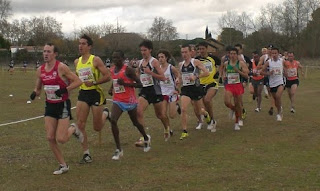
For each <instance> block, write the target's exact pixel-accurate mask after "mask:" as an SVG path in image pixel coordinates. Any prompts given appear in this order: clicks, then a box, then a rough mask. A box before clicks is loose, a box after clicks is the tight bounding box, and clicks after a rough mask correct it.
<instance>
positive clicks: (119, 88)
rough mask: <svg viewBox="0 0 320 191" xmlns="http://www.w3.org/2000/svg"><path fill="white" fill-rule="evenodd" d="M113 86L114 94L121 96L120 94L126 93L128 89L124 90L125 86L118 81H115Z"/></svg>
mask: <svg viewBox="0 0 320 191" xmlns="http://www.w3.org/2000/svg"><path fill="white" fill-rule="evenodd" d="M112 84H113V89H114V93H116V94H119V93H123V92H126V89H125V88H124V86H123V85H119V84H118V79H113V81H112Z"/></svg>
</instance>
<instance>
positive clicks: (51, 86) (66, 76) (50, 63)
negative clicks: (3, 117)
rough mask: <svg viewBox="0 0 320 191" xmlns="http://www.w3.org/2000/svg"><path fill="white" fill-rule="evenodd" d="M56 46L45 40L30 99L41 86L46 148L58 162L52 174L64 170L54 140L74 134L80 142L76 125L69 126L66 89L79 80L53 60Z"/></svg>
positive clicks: (69, 106) (66, 166)
mask: <svg viewBox="0 0 320 191" xmlns="http://www.w3.org/2000/svg"><path fill="white" fill-rule="evenodd" d="M57 54H58V49H57V47H56V46H55V45H53V44H51V43H47V44H46V45H45V46H44V48H43V58H44V62H45V63H44V64H43V65H42V66H41V67H39V68H38V69H37V80H36V86H35V88H34V91H33V92H32V94H31V95H30V99H31V100H34V99H35V97H36V96H39V95H40V93H41V88H42V86H43V87H44V91H45V93H46V107H45V114H44V116H45V117H44V123H45V128H46V134H47V139H48V142H49V146H50V149H51V150H52V152H53V154H54V156H55V157H56V159H57V161H58V162H59V164H60V165H59V169H58V170H56V171H54V172H53V174H55V175H57V174H63V173H66V172H68V170H69V166H68V165H67V164H66V162H65V160H64V158H63V155H62V152H61V150H60V149H59V146H58V143H66V142H67V141H68V140H69V138H70V136H71V135H72V134H74V135H75V136H76V137H77V138H78V140H79V141H80V142H82V141H83V135H82V133H81V132H80V130H79V129H78V127H77V125H76V124H74V123H73V124H71V126H70V127H69V119H70V118H71V102H70V100H69V92H70V91H71V90H73V89H75V88H77V87H79V86H80V85H81V83H82V82H81V80H80V79H79V78H78V77H77V76H76V75H75V74H74V73H72V72H71V71H70V69H69V68H68V67H67V66H66V65H64V64H62V63H61V62H59V61H58V60H56V56H57Z"/></svg>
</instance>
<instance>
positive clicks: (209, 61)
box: [196, 56, 217, 85]
mask: <svg viewBox="0 0 320 191" xmlns="http://www.w3.org/2000/svg"><path fill="white" fill-rule="evenodd" d="M196 59H198V60H200V62H201V63H202V64H203V65H204V66H205V67H206V69H207V70H208V71H209V76H206V77H202V78H200V84H206V85H207V84H212V83H217V82H216V80H215V79H214V75H215V74H216V73H217V69H216V63H215V61H214V59H213V58H211V57H210V56H208V57H206V58H203V57H197V58H196Z"/></svg>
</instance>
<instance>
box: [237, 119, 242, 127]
mask: <svg viewBox="0 0 320 191" xmlns="http://www.w3.org/2000/svg"><path fill="white" fill-rule="evenodd" d="M238 125H239V126H241V127H242V126H243V121H242V120H241V119H239V121H238Z"/></svg>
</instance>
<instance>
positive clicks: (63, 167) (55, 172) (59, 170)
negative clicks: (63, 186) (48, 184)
mask: <svg viewBox="0 0 320 191" xmlns="http://www.w3.org/2000/svg"><path fill="white" fill-rule="evenodd" d="M68 171H69V166H68V165H66V166H62V165H61V164H60V166H59V169H58V170H56V171H54V172H53V174H54V175H59V174H63V173H66V172H68Z"/></svg>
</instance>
